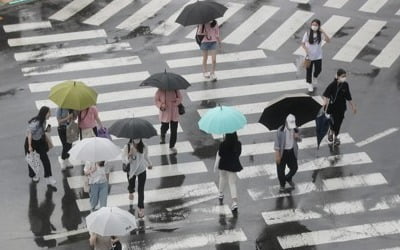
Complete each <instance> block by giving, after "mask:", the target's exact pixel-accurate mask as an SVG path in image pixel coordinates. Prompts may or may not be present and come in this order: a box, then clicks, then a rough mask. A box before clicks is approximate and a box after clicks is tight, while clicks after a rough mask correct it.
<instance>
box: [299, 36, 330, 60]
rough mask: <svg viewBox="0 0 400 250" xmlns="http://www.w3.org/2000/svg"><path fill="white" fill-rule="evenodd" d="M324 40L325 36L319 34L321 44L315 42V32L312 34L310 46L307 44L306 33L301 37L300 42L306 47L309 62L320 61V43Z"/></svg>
mask: <svg viewBox="0 0 400 250" xmlns="http://www.w3.org/2000/svg"><path fill="white" fill-rule="evenodd" d="M323 40H325V35H324V34H323V33H321V42H320V43H318V42H317V32H314V43H313V44H310V43H309V42H308V32H306V33H305V34H304V36H303V40H302V42H303V43H304V44H305V45H306V48H307V50H308V58H309V59H310V60H311V61H314V60H319V59H322V47H321V45H322V41H323Z"/></svg>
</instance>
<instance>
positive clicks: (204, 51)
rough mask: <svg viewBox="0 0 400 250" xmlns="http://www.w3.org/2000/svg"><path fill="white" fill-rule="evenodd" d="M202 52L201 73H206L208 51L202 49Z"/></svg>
mask: <svg viewBox="0 0 400 250" xmlns="http://www.w3.org/2000/svg"><path fill="white" fill-rule="evenodd" d="M202 52H203V74H207V72H208V70H207V58H208V51H207V50H202Z"/></svg>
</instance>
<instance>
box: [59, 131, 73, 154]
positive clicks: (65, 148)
mask: <svg viewBox="0 0 400 250" xmlns="http://www.w3.org/2000/svg"><path fill="white" fill-rule="evenodd" d="M58 137H60V141H61V144H62V152H61V159H63V160H65V159H68V158H69V154H68V151H69V150H70V149H71V148H72V144H71V143H68V142H67V127H66V126H65V125H61V126H58Z"/></svg>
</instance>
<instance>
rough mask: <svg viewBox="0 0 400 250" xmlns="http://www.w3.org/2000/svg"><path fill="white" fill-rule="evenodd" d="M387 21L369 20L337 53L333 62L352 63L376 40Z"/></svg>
mask: <svg viewBox="0 0 400 250" xmlns="http://www.w3.org/2000/svg"><path fill="white" fill-rule="evenodd" d="M385 24H386V22H385V21H379V20H368V21H367V22H366V23H365V24H364V25H363V26H362V27H361V28H360V29H359V30H358V32H357V33H356V34H355V35H354V36H353V37H352V38H351V39H350V40H349V41H348V42H347V43H346V44H345V45H344V46H343V47H342V48H341V49H340V50H339V51H338V52H337V53H336V55H335V56H334V57H333V60H338V61H344V62H351V61H353V60H354V58H356V56H357V55H358V54H359V53H360V52H361V50H362V49H363V48H364V47H365V46H366V45H367V44H368V43H369V41H370V40H371V39H372V38H374V36H375V35H376V33H378V32H379V31H380V30H381V29H382V28H383V26H385Z"/></svg>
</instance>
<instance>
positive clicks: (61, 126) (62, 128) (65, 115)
mask: <svg viewBox="0 0 400 250" xmlns="http://www.w3.org/2000/svg"><path fill="white" fill-rule="evenodd" d="M56 112H57V113H56V117H57V121H58V128H57V131H58V137H59V138H60V141H61V144H62V151H61V169H62V170H64V169H65V168H67V167H70V166H72V164H71V162H70V161H69V154H68V151H69V150H70V149H71V148H72V143H68V142H67V126H68V124H69V123H70V122H72V121H74V120H75V119H76V118H77V113H76V112H74V111H73V110H71V109H63V108H58V109H57V111H56Z"/></svg>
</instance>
